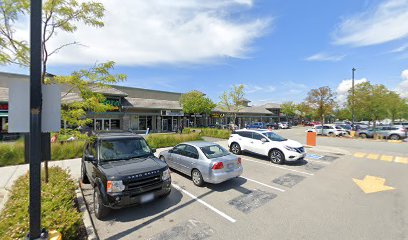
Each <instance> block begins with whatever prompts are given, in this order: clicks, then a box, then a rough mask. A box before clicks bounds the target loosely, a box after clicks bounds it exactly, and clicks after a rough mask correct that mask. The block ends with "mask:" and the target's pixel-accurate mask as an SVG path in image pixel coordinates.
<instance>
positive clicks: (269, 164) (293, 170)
mask: <svg viewBox="0 0 408 240" xmlns="http://www.w3.org/2000/svg"><path fill="white" fill-rule="evenodd" d="M242 159H243V160H244V161H249V162H254V163H258V164H263V165H267V166H270V167H274V168H280V169H284V170H287V171H292V172H297V173H301V174H306V175H309V176H313V175H314V174H313V173H308V172H303V171H298V170H295V169H291V168H286V167H282V166H277V165H274V164H272V163H264V162H260V161H256V160H251V159H248V158H242Z"/></svg>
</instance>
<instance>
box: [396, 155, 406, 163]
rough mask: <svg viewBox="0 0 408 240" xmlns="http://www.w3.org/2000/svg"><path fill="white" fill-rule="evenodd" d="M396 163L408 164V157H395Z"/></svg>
mask: <svg viewBox="0 0 408 240" xmlns="http://www.w3.org/2000/svg"><path fill="white" fill-rule="evenodd" d="M394 162H397V163H404V164H408V157H395V160H394Z"/></svg>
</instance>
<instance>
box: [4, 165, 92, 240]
mask: <svg viewBox="0 0 408 240" xmlns="http://www.w3.org/2000/svg"><path fill="white" fill-rule="evenodd" d="M76 189H77V184H76V183H75V182H74V181H73V180H72V179H70V175H69V173H68V171H66V170H63V169H61V168H59V167H51V168H49V182H48V183H47V184H46V183H45V182H44V179H43V181H42V188H41V190H42V194H41V205H42V207H41V208H42V212H41V223H42V225H41V227H43V228H45V229H47V230H57V231H58V232H60V233H61V234H62V237H63V239H79V240H82V239H86V230H85V227H84V225H83V222H82V213H81V212H79V211H78V206H77V201H76V193H75V190H76ZM28 210H29V176H28V174H26V175H24V176H21V177H20V178H18V179H17V180H16V182H15V183H14V185H13V187H12V189H11V192H10V196H9V199H8V201H7V202H6V205H5V207H4V209H3V211H2V212H1V213H0V239H2V240H8V239H24V238H25V236H26V235H27V232H28V229H29V211H28Z"/></svg>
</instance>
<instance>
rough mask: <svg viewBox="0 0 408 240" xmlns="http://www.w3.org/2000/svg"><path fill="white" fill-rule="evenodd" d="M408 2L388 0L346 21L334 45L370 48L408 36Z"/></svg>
mask: <svg viewBox="0 0 408 240" xmlns="http://www.w3.org/2000/svg"><path fill="white" fill-rule="evenodd" d="M407 22H408V0H386V1H384V2H382V3H381V4H379V5H378V6H376V7H375V8H372V9H370V10H368V11H365V12H362V13H360V14H358V15H355V16H352V17H350V18H346V19H344V20H343V21H342V22H341V23H340V25H339V26H338V28H337V29H336V31H335V32H334V34H333V37H334V43H335V44H340V45H352V46H368V45H375V44H381V43H385V42H389V41H393V40H397V39H402V38H405V37H407V36H408V24H407Z"/></svg>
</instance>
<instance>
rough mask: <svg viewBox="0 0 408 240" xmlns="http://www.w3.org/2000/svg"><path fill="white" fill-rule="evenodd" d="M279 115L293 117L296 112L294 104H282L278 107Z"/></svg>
mask: <svg viewBox="0 0 408 240" xmlns="http://www.w3.org/2000/svg"><path fill="white" fill-rule="evenodd" d="M280 107H281V113H283V114H285V115H286V116H287V117H294V116H295V115H296V114H297V113H299V112H298V109H297V108H296V104H295V103H294V102H284V103H282V104H281V105H280Z"/></svg>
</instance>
